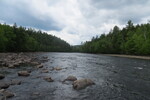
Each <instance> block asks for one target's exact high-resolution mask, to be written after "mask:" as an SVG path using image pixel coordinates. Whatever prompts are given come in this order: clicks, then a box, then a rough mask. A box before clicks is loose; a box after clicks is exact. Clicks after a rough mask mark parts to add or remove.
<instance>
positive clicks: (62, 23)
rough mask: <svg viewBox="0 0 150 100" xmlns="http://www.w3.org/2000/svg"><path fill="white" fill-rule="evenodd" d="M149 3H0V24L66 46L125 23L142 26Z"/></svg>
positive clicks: (47, 0)
mask: <svg viewBox="0 0 150 100" xmlns="http://www.w3.org/2000/svg"><path fill="white" fill-rule="evenodd" d="M149 5H150V1H149V0H110V1H106V0H11V1H10V0H0V21H4V22H6V23H9V24H13V23H14V22H16V23H17V24H18V25H22V26H27V27H34V28H37V29H42V30H44V31H46V32H48V33H50V34H53V35H56V36H58V37H60V38H62V39H64V40H66V41H67V42H69V43H70V44H80V43H81V42H82V41H86V40H90V39H91V38H92V36H96V35H100V34H102V33H108V32H109V30H110V29H111V28H113V27H114V26H115V25H118V26H119V27H123V26H125V25H126V23H127V21H128V20H132V21H133V22H134V23H136V24H137V23H143V22H144V23H145V22H147V20H149V18H150V15H149V13H150V6H149Z"/></svg>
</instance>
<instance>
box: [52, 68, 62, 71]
mask: <svg viewBox="0 0 150 100" xmlns="http://www.w3.org/2000/svg"><path fill="white" fill-rule="evenodd" d="M53 70H56V71H60V70H62V68H60V67H54V68H53Z"/></svg>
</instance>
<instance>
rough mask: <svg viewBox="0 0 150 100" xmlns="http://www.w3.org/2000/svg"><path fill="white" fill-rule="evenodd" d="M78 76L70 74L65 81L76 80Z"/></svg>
mask: <svg viewBox="0 0 150 100" xmlns="http://www.w3.org/2000/svg"><path fill="white" fill-rule="evenodd" d="M76 80H77V78H76V77H75V76H68V77H67V78H66V79H65V80H63V82H65V81H76Z"/></svg>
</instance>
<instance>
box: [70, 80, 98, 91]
mask: <svg viewBox="0 0 150 100" xmlns="http://www.w3.org/2000/svg"><path fill="white" fill-rule="evenodd" d="M94 84H95V83H94V82H93V81H92V80H91V79H80V80H76V81H74V82H73V84H72V85H73V88H74V89H76V90H80V89H84V88H86V87H87V86H90V85H94Z"/></svg>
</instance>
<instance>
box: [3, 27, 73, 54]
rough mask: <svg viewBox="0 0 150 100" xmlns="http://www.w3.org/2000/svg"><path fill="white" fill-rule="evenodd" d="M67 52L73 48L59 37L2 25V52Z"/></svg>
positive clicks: (30, 29) (29, 29)
mask: <svg viewBox="0 0 150 100" xmlns="http://www.w3.org/2000/svg"><path fill="white" fill-rule="evenodd" d="M35 51H45V52H56V51H57V52H67V51H71V46H70V45H69V44H68V43H67V42H66V41H64V40H61V39H60V38H58V37H55V36H52V35H50V34H47V33H46V32H42V31H40V30H39V31H36V30H35V29H32V28H25V27H22V26H19V27H18V26H17V24H14V25H13V26H10V25H6V24H0V52H35Z"/></svg>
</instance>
